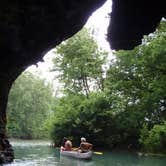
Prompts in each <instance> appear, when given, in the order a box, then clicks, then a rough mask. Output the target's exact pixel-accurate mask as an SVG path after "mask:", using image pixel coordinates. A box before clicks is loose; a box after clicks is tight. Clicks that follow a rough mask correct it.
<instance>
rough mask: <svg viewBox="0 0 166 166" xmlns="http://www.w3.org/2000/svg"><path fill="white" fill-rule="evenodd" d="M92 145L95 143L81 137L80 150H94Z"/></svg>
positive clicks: (82, 151) (83, 151)
mask: <svg viewBox="0 0 166 166" xmlns="http://www.w3.org/2000/svg"><path fill="white" fill-rule="evenodd" d="M92 147H93V145H92V144H91V143H89V142H87V141H86V138H84V137H82V138H81V143H80V147H79V152H81V153H86V152H88V151H90V150H92Z"/></svg>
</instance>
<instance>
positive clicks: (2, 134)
mask: <svg viewBox="0 0 166 166" xmlns="http://www.w3.org/2000/svg"><path fill="white" fill-rule="evenodd" d="M20 73H21V72H17V74H14V73H13V72H12V73H11V74H4V73H3V74H2V73H0V164H3V163H10V162H12V161H13V159H14V151H13V149H12V146H11V144H10V143H9V141H8V138H7V135H6V124H7V118H6V107H7V101H8V94H9V91H10V88H11V86H12V83H13V82H14V80H15V79H16V78H17V76H18V75H19V74H20Z"/></svg>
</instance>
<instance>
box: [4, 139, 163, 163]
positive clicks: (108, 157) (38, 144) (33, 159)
mask: <svg viewBox="0 0 166 166" xmlns="http://www.w3.org/2000/svg"><path fill="white" fill-rule="evenodd" d="M11 144H12V145H13V147H14V150H15V161H14V162H13V163H12V164H6V165H5V166H166V157H150V156H147V157H145V156H144V157H143V156H138V155H137V154H133V153H129V152H111V151H104V152H103V154H102V155H97V154H94V155H93V158H92V160H90V161H84V160H78V159H72V158H68V157H62V156H60V154H59V149H55V148H50V147H49V145H50V143H49V142H46V141H20V140H19V141H11Z"/></svg>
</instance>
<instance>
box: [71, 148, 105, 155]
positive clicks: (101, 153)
mask: <svg viewBox="0 0 166 166" xmlns="http://www.w3.org/2000/svg"><path fill="white" fill-rule="evenodd" d="M78 149H79V148H72V150H74V151H77V150H78ZM92 152H93V151H92ZM93 153H94V154H98V155H103V152H93Z"/></svg>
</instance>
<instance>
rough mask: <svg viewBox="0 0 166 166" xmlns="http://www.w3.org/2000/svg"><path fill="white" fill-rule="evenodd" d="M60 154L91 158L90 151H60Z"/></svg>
mask: <svg viewBox="0 0 166 166" xmlns="http://www.w3.org/2000/svg"><path fill="white" fill-rule="evenodd" d="M60 154H61V155H63V156H68V157H73V158H78V159H87V160H88V159H91V158H92V151H89V152H86V153H80V152H78V151H61V152H60Z"/></svg>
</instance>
